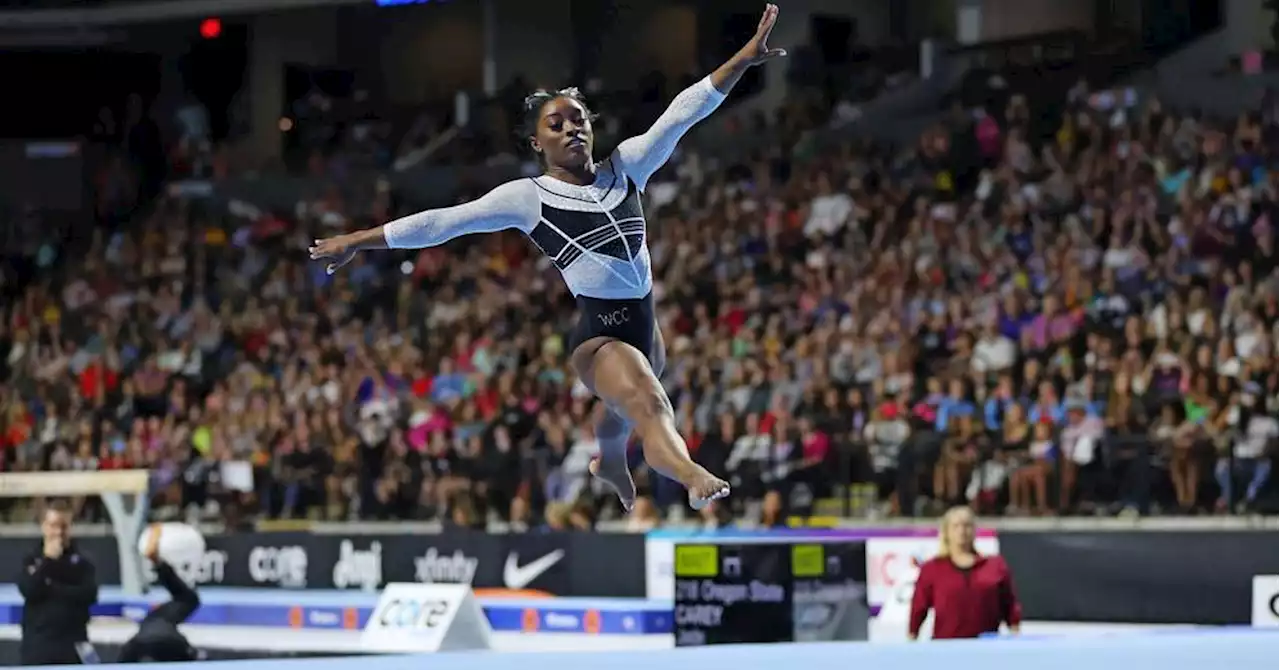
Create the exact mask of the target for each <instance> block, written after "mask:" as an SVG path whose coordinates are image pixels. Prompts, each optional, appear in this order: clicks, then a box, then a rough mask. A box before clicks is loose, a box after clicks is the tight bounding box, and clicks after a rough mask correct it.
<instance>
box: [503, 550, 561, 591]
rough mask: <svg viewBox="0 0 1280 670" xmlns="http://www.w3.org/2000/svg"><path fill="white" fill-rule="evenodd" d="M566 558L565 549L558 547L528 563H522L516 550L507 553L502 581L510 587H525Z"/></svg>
mask: <svg viewBox="0 0 1280 670" xmlns="http://www.w3.org/2000/svg"><path fill="white" fill-rule="evenodd" d="M562 558H564V550H563V549H556V550H555V551H553V552H551V553H549V554H547V555H546V556H543V557H542V558H539V559H537V560H534V561H530V562H529V563H528V564H527V565H523V566H522V565H520V556H519V555H518V554H516V553H515V552H514V551H513V552H511V553H510V554H507V562H506V564H505V565H503V566H502V581H503V582H504V583H505V584H506V585H507V588H509V589H523V588H524V587H526V586H528V585H529V584H532V583H533V580H535V579H537V578H538V577H541V576H542V573H544V572H546V571H547V570H550V569H551V566H553V565H555V564H556V563H559V562H560V559H562Z"/></svg>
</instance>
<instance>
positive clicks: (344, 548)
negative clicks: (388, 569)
mask: <svg viewBox="0 0 1280 670" xmlns="http://www.w3.org/2000/svg"><path fill="white" fill-rule="evenodd" d="M381 583H382V543H381V542H372V543H370V544H369V548H368V549H365V550H359V549H356V548H355V545H354V544H352V542H351V540H343V541H342V544H341V545H339V546H338V562H337V563H334V564H333V585H334V586H336V587H338V588H340V589H345V588H347V587H349V586H358V587H360V588H361V590H364V591H374V590H377V588H378V585H379V584H381Z"/></svg>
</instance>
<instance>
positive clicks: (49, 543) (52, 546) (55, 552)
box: [44, 535, 67, 560]
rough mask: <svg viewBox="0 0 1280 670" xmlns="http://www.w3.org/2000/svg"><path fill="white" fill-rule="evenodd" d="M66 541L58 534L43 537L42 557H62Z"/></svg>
mask: <svg viewBox="0 0 1280 670" xmlns="http://www.w3.org/2000/svg"><path fill="white" fill-rule="evenodd" d="M66 544H67V543H66V542H65V541H64V540H63V539H62V536H60V535H53V536H50V537H46V538H45V539H44V557H45V558H49V559H54V560H56V559H59V558H62V552H63V551H64V550H65V549H66Z"/></svg>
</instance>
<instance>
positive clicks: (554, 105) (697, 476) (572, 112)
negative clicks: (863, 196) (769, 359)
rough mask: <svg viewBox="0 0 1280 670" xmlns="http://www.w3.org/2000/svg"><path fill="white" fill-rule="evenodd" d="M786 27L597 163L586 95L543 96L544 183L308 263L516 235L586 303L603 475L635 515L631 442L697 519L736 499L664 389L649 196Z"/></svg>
mask: <svg viewBox="0 0 1280 670" xmlns="http://www.w3.org/2000/svg"><path fill="white" fill-rule="evenodd" d="M777 19H778V7H777V5H773V4H769V5H766V7H765V10H764V15H763V16H762V17H761V18H760V24H759V26H757V28H756V32H755V35H753V36H752V37H751V39H750V40H749V41H747V43H746V44H745V45H744V46H743V47H742V48H741V49H740V50H738V52H737V53H736V54H734V56H733V57H732V58H730V59H729V60H728V61H726V62H725V63H724V64H723V65H721V66H720V67H719V68H717V69H716V70H715V71H714V72H712V73H711V74H710V75H708V76H706V77H704V78H703V79H701V80H700V81H698V82H697V83H696V84H694V85H692V86H690V87H689V88H687V89H685V90H684V91H682V92H681V93H680V94H679V95H677V96H676V97H675V99H674V100H672V101H671V104H670V106H668V107H667V109H666V111H664V112H663V113H662V115H661V116H660V117H658V120H657V121H655V122H654V124H653V126H652V127H651V128H649V130H648V131H647V132H645V133H644V134H643V135H639V136H637V137H632V138H629V139H627V140H624V141H623V142H622V143H621V144H619V145H618V148H617V149H616V150H614V152H613V153H612V154H610V155H609V157H608V158H606V159H604V160H603V161H600V162H596V160H595V159H594V157H593V156H592V145H593V140H594V132H593V128H592V119H593V114H592V112H591V110H590V109H589V108H588V107H587V104H586V101H585V100H584V99H583V97H582V95H581V94H580V93H579V92H578V90H577V89H576V88H568V89H562V90H559V91H556V92H547V91H538V92H536V93H534V94H532V95H530V96H528V97H527V98H526V99H525V103H524V112H525V127H524V128H523V131H522V132H523V134H524V135H525V136H526V137H527V138H528V142H529V146H530V148H531V149H532V150H533V151H534V152H535V153H536V154H537V156H538V160H539V161H540V163H541V164H542V168H543V173H542V175H541V176H539V177H531V178H522V179H517V180H514V181H510V182H507V183H505V184H502V185H500V186H498V187H497V188H494V189H493V190H492V191H490V192H488V193H487V194H485V195H484V196H482V197H480V198H478V199H476V200H473V201H471V202H468V203H465V204H462V205H458V206H456V207H447V208H443V209H430V210H427V211H424V212H419V213H417V214H412V215H410V216H406V217H404V218H401V219H396V220H395V221H391V222H389V223H387V224H385V225H382V226H379V227H376V228H370V229H367V230H361V231H357V232H353V233H348V234H345V235H339V236H337V237H331V238H328V239H323V240H316V242H315V244H314V245H313V246H312V247H311V249H310V253H311V258H312V259H313V260H315V259H325V260H327V261H328V263H329V265H328V266H327V269H328V271H329V272H330V273H333V272H335V271H337V269H338V268H341V267H342V266H343V265H345V264H347V263H348V262H350V261H351V259H352V258H353V257H354V256H355V254H356V252H358V251H363V250H369V249H420V248H423V247H432V246H436V245H439V244H443V243H445V242H448V241H449V240H452V239H454V238H455V237H460V236H462V235H468V234H471V233H482V232H494V231H499V230H505V229H508V228H515V229H519V230H520V231H522V232H524V233H525V234H526V235H528V236H529V238H530V239H531V240H533V243H534V244H535V245H537V246H538V248H539V249H541V250H542V252H543V253H545V254H546V255H547V257H548V258H550V259H551V261H552V262H553V263H554V264H555V266H556V267H557V268H558V269H559V270H560V274H561V275H562V276H563V277H564V281H565V284H567V285H568V288H569V290H570V291H571V292H572V293H573V295H574V296H575V297H576V299H577V303H578V321H577V325H576V326H575V327H574V329H573V333H572V335H571V337H570V342H569V346H570V351H571V352H572V354H571V362H572V365H573V367H574V370H575V371H576V372H577V374H578V377H579V378H580V379H581V380H582V382H583V383H584V384H586V386H587V388H589V389H591V391H592V393H594V394H595V395H596V396H597V397H598V398H600V399H601V400H602V401H603V402H604V405H605V412H604V415H603V417H602V418H601V419H600V421H599V423H598V425H597V426H596V430H595V434H596V438H597V439H598V440H599V442H600V455H599V457H598V458H597V459H595V460H593V461H592V464H591V472H592V474H593V475H595V476H596V477H599V478H600V479H602V480H603V481H605V482H606V483H608V484H609V485H610V486H612V487H613V489H614V490H615V491H616V492H617V494H618V498H619V499H620V500H621V501H622V506H623V508H624V509H626V510H627V511H630V510H631V507H632V505H633V504H634V502H635V497H636V489H635V483H634V482H633V481H632V479H631V471H630V468H629V467H628V465H627V456H626V449H627V442H628V440H629V439H630V436H631V433H632V431H633V430H634V431H635V432H636V433H638V434H639V436H640V439H641V443H642V446H643V451H644V459H645V462H646V463H647V464H648V465H649V467H650V468H652V469H654V470H656V471H657V472H659V473H661V474H662V475H664V476H666V477H668V478H670V479H673V480H675V481H677V482H679V483H680V484H681V485H683V486H684V487H685V489H687V490H688V494H689V504H690V506H692V507H693V508H694V509H701V508H703V507H705V506H706V505H707V504H708V503H709V502H711V501H713V500H716V499H718V498H723V497H725V496H727V495H728V494H729V484H728V483H727V482H725V481H724V480H723V479H720V478H719V477H717V476H715V475H714V474H712V473H711V472H708V471H707V469H706V468H703V467H702V466H700V465H698V464H697V463H695V462H694V461H693V459H692V458H690V457H689V451H688V449H687V448H686V446H685V442H684V439H683V438H681V436H680V434H679V432H677V430H676V423H675V416H674V413H673V410H672V406H671V402H670V400H669V399H668V398H667V394H666V392H665V391H664V390H663V388H662V384H661V383H659V381H658V378H659V376H660V375H661V374H662V370H663V367H664V365H665V363H666V351H665V346H664V344H663V339H662V333H661V332H660V331H659V330H658V326H657V323H656V321H655V314H654V305H653V292H652V289H653V274H652V269H651V268H650V261H649V249H648V245H647V242H646V239H645V236H646V233H645V227H646V224H645V218H644V212H643V211H642V209H641V204H640V193H641V192H643V191H644V188H645V185H646V183H647V182H648V180H649V177H650V176H652V175H653V173H654V172H656V171H657V170H658V169H659V168H660V167H662V166H663V164H665V163H666V162H667V159H668V158H670V157H671V153H672V151H673V150H674V149H675V147H676V143H677V142H679V141H680V138H681V137H683V136H684V134H685V133H686V132H688V131H689V129H690V128H692V127H693V125H694V124H695V123H697V122H698V121H700V120H702V119H704V118H706V117H707V116H708V115H709V114H711V112H712V111H714V110H715V109H716V107H718V106H719V105H720V103H721V101H723V100H724V98H725V95H726V94H728V92H729V91H730V90H732V89H733V87H734V85H735V84H737V83H738V80H739V79H741V78H742V75H743V73H744V72H746V71H747V69H748V68H750V67H753V66H756V65H760V64H761V63H764V62H766V61H769V60H771V59H774V58H777V57H780V56H785V55H786V52H785V51H784V50H782V49H772V48H770V47H769V46H768V44H767V42H768V39H769V33H770V32H771V31H772V30H773V25H774V23H775V22H776V21H777Z"/></svg>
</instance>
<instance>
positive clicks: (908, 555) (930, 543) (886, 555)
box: [866, 531, 1000, 612]
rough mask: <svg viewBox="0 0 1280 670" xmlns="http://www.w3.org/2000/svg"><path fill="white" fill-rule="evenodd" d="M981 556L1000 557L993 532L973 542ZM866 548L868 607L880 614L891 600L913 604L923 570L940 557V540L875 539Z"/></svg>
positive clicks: (868, 541) (868, 542)
mask: <svg viewBox="0 0 1280 670" xmlns="http://www.w3.org/2000/svg"><path fill="white" fill-rule="evenodd" d="M974 546H975V548H976V549H977V550H978V553H980V554H983V555H986V556H994V555H996V554H999V553H1000V542H999V540H998V539H996V536H995V534H994V533H992V532H989V531H988V532H983V533H980V534H979V535H978V537H977V538H975V540H974ZM866 547H867V605H869V606H870V608H871V611H872V612H878V611H879V610H880V608H882V607H884V606H885V604H886V603H888V602H889V601H890V600H896V601H897V602H898V603H903V604H906V605H910V604H911V596H912V594H913V593H914V592H915V586H916V578H917V577H919V576H920V566H921V565H923V564H924V563H925V562H926V561H928V560H930V559H932V558H933V557H934V556H936V555H937V554H938V538H937V535H936V534H934V536H933V537H918V536H916V537H872V538H868V539H867V540H866Z"/></svg>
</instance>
